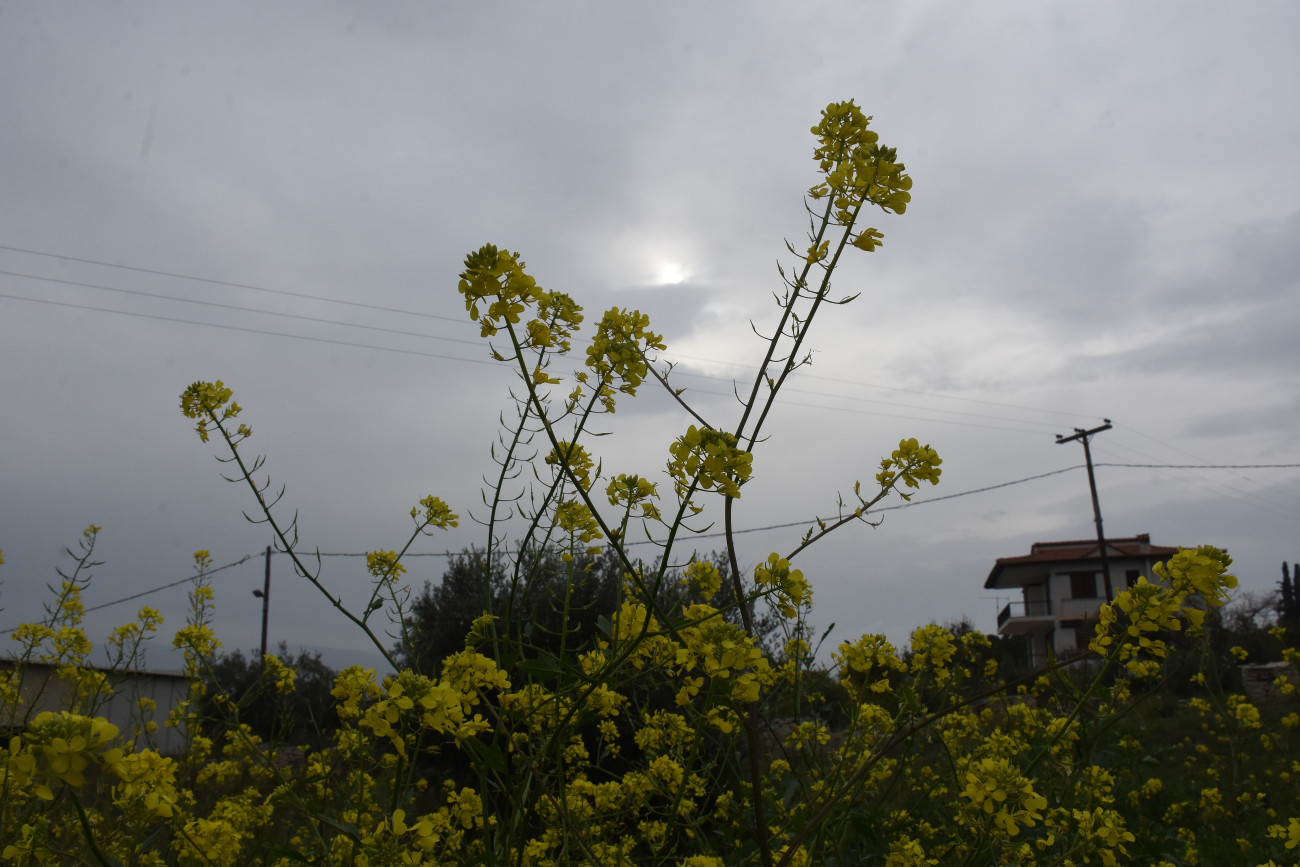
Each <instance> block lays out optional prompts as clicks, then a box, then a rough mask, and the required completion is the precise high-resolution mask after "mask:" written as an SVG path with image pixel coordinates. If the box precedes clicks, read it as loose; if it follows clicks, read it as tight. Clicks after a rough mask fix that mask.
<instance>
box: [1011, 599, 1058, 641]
mask: <svg viewBox="0 0 1300 867" xmlns="http://www.w3.org/2000/svg"><path fill="white" fill-rule="evenodd" d="M1055 623H1056V618H1055V616H1053V614H1052V603H1051V602H1048V601H1046V600H1036V601H1031V602H1026V601H1023V600H1019V601H1016V602H1008V603H1007V605H1006V606H1005V607H1004V608H1003V609H1002V610H1001V611H1000V612H998V634H1000V635H1019V634H1023V633H1026V632H1040V631H1042V630H1045V629H1047V628H1049V627H1051V626H1052V625H1053V624H1055Z"/></svg>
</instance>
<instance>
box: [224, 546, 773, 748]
mask: <svg viewBox="0 0 1300 867" xmlns="http://www.w3.org/2000/svg"><path fill="white" fill-rule="evenodd" d="M709 559H711V560H712V561H713V563H714V564H715V565H716V566H718V568H719V570H720V571H721V572H722V573H723V575H724V576H725V575H727V574H728V566H727V562H726V556H725V554H722V553H714V554H712V555H711V556H710V558H709ZM516 560H517V562H522V563H523V566H522V567H518V568H517V567H516V566H515V564H514V563H511V562H509V561H507V560H506V559H505V558H503V557H496V558H493V560H492V562H491V563H489V562H488V558H487V557H486V555H485V554H484V553H483V552H482V551H477V550H472V549H471V550H466V551H462V552H461V553H459V554H457V555H455V556H453V557H451V558H450V560H449V562H448V564H447V568H446V571H445V572H444V573H443V576H442V580H441V581H439V582H438V583H437V584H434V583H432V582H428V581H426V582H425V584H424V587H423V588H422V589H421V591H420V592H419V593H418V594H416V596H415V598H414V600H413V601H412V603H411V606H410V608H409V609H408V610H407V612H406V618H405V624H404V626H405V630H404V633H405V636H406V637H405V640H404V641H400V642H399V643H398V644H397V646H396V647H394V651H395V653H394V656H395V658H396V659H397V661H398V663H399V664H400V665H401V666H402V667H404V668H410V669H412V670H414V671H417V672H419V673H421V674H425V675H427V676H430V677H434V678H436V677H437V676H438V674H439V673H440V670H441V664H442V660H443V659H445V658H446V657H447V656H449V655H450V654H453V653H456V652H457V651H460V650H463V649H464V648H465V643H466V636H467V634H468V633H469V631H470V629H471V628H472V627H473V625H474V621H475V620H476V619H478V618H479V617H481V616H482V615H483V614H484V613H485V612H490V613H491V614H493V615H495V616H496V617H498V618H500V619H499V620H498V621H497V628H498V630H499V632H498V634H499V638H500V639H501V640H500V641H497V642H495V643H494V642H486V643H483V644H481V645H480V646H478V647H477V648H476V649H477V650H478V651H479V652H480V653H484V654H486V655H489V656H494V657H498V658H497V659H496V661H497V662H498V664H500V665H501V666H502V667H503V668H504V669H505V670H506V671H507V672H513V671H514V670H516V669H517V668H518V667H519V666H520V665H521V664H524V663H527V662H528V661H529V660H536V659H538V658H541V657H549V658H550V659H554V660H559V661H561V662H562V663H564V664H573V661H574V660H575V659H576V656H577V654H578V653H580V652H581V651H583V650H587V649H590V648H591V647H593V646H594V644H595V642H596V641H598V640H599V639H601V638H602V637H603V636H604V635H605V634H606V633H607V630H608V629H609V626H610V623H609V617H610V615H611V614H612V613H613V612H614V611H616V610H617V609H618V607H619V605H620V604H621V601H622V598H623V594H624V586H623V585H624V576H625V570H624V568H623V564H622V563H621V561H620V560H619V559H618V558H617V556H616V555H614V554H612V553H605V554H603V555H601V556H595V557H593V556H588V555H585V554H579V555H577V556H576V557H575V559H574V560H573V561H572V562H566V561H565V560H564V559H563V556H562V552H560V551H558V550H555V549H544V550H541V551H538V552H536V553H535V554H534V555H533V556H531V557H522V558H516ZM655 571H656V570H655V569H654V568H653V567H651V566H649V565H647V566H646V567H645V568H644V569H643V572H644V573H645V574H646V575H647V576H653V574H654V573H655ZM679 577H680V572H679V570H676V569H669V570H666V571H665V576H664V578H663V580H662V581H661V582H660V583H659V585H658V586H657V587H653V588H652V589H653V590H654V591H655V600H656V607H657V609H658V611H659V613H660V614H661V615H663V616H664V617H666V618H667V619H668V620H669V621H671V620H672V619H673V618H676V617H679V616H680V615H681V612H682V609H683V608H684V607H685V606H686V605H689V604H691V603H694V602H699V601H703V600H701V599H700V598H699V594H698V592H696V591H695V590H694V589H693V588H689V587H683V586H682V585H681V584H680V582H679ZM646 580H647V581H652V580H653V578H652V577H647V579H646ZM734 600H735V593H734V591H733V589H732V585H731V582H730V581H727V580H724V581H723V582H722V588H721V590H720V591H719V592H718V594H717V596H716V597H715V598H714V599H712V600H711V603H712V604H713V605H714V607H716V608H719V609H730V610H727V611H726V613H725V614H724V617H726V618H727V619H728V620H731V621H733V622H739V620H740V614H739V611H738V610H737V609H736V608H735V602H734ZM759 608H760V610H758V611H755V612H753V613H754V622H755V629H756V632H757V633H758V635H759V638H760V646H761V647H762V649H763V651H764V652H765V653H766V654H767V655H768V656H769V658H774V656H775V653H776V648H775V646H774V645H775V634H776V631H777V628H778V622H777V619H776V618H774V617H772V616H771V615H769V614H768V613H767V612H766V611H765V610H763V606H761V605H760V606H759ZM507 624H508V626H507ZM561 657H564V659H563V660H561ZM279 658H280V660H281V662H283V663H284V664H285V665H286V666H288V667H289V668H291V669H293V670H294V671H295V672H296V673H297V674H296V686H295V689H294V691H293V693H292V694H291V695H288V696H284V695H280V694H279V693H278V692H277V691H276V688H275V683H274V681H273V680H272V679H270V678H268V677H264V676H263V672H262V665H261V661H260V660H259V659H258V658H257V654H256V653H250V654H249V655H247V656H245V654H244V653H243V652H241V651H238V650H236V651H234V652H233V653H228V654H222V655H220V656H218V657H216V659H214V660H213V662H212V665H211V667H210V668H209V669H208V671H207V672H206V673H205V678H206V680H207V687H208V692H209V695H214V694H217V693H220V694H224V695H226V696H228V697H229V698H230V699H232V700H233V701H234V703H235V706H236V708H237V709H238V710H237V713H238V721H239V722H241V723H246V724H247V725H248V726H249V727H250V728H251V729H252V730H253V732H254V733H255V734H257V735H258V736H259V737H261V738H262V739H263V740H266V741H274V742H277V743H284V744H291V745H298V744H307V745H312V746H323V745H324V744H326V743H328V742H329V741H330V739H331V738H332V736H333V733H334V731H335V730H336V729H337V728H338V715H337V713H336V712H335V710H334V706H335V702H334V699H333V697H332V696H331V695H330V691H331V690H332V688H333V685H334V680H335V678H336V677H337V674H338V672H336V671H335V670H333V669H331V668H330V667H329V666H327V665H325V664H324V663H323V662H322V661H321V658H320V655H319V654H313V653H307V652H299V653H298V655H297V656H293V655H291V654H289V653H288V650H287V648H286V647H285V645H284V644H281V645H280V651H279ZM201 711H202V713H203V715H204V716H205V718H207V719H209V720H211V721H212V722H213V724H214V726H215V728H214V729H213V730H214V731H219V730H220V728H221V726H222V724H223V723H224V721H226V720H228V719H229V714H228V713H227V712H226V710H225V709H223V708H221V707H218V706H217V705H216V704H214V703H213V702H212V701H211V699H210V698H209V699H206V700H205V702H204V705H203V707H202V708H201Z"/></svg>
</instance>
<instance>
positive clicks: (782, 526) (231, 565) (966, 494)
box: [0, 463, 1300, 635]
mask: <svg viewBox="0 0 1300 867" xmlns="http://www.w3.org/2000/svg"><path fill="white" fill-rule="evenodd" d="M1094 466H1098V467H1126V468H1140V469H1212V470H1239V469H1295V468H1300V464H1121V463H1098V464H1094ZM1081 469H1084V465H1083V464H1076V465H1075V466H1072V467H1064V468H1062V469H1059V470H1050V471H1048V472H1046V473H1038V474H1037V475H1033V476H1025V477H1024V478H1020V479H1012V480H1011V481H1009V482H999V483H998V484H996V485H985V486H984V487H982V488H972V489H970V490H968V491H958V492H957V493H955V494H945V495H944V496H942V497H927V498H925V499H924V500H911V501H908V502H905V503H897V504H895V505H893V506H882V507H880V508H876V509H872V510H870V511H869V512H864V513H863V517H866V516H867V515H875V514H879V513H881V512H895V511H898V510H900V509H910V508H913V507H915V506H924V505H928V504H930V503H939V502H943V501H944V500H955V499H958V498H959V497H969V496H972V495H974V494H984V493H987V492H989V491H996V490H999V489H1001V488H1009V487H1012V486H1014V485H1022V484H1024V483H1026V482H1034V481H1037V480H1039V479H1046V478H1050V477H1051V476H1059V475H1061V474H1063V473H1069V472H1073V471H1074V470H1081ZM817 520H818V519H817V518H811V519H805V520H802V521H787V522H785V523H782V524H768V525H766V526H762V527H746V528H745V529H742V530H734V531H733V535H736V536H741V535H747V534H749V533H763V532H767V531H769V530H788V529H790V528H791V527H806V526H808V525H809V524H812V523H816V522H817ZM726 535H727V534H726V533H701V534H700V535H698V536H692V537H691V538H694V539H718V538H722V537H724V536H726ZM651 544H655V543H654V541H653V540H650V539H645V540H641V541H636V542H627V543H626V546H627V547H629V548H630V547H632V546H635V545H651ZM271 553H272V555H278V554H283V553H284V552H283V551H272V552H271ZM366 553H367V552H365V551H361V552H352V551H314V552H312V553H311V556H319V557H365V556H366ZM261 556H264V555H263V554H262V553H257V554H245V555H244V556H243V557H241V558H239V559H238V560H235V561H234V562H232V563H227V564H226V565H224V566H218V567H217V568H215V569H209V570H208V571H207V573H206V574H208V575H215V574H216V573H218V572H224V571H225V570H226V569H233V568H234V567H236V566H241V565H243V564H244V563H247V562H248V561H249V560H252V559H253V558H255V557H261ZM453 556H456V555H455V554H453V553H452V552H450V551H441V552H408V553H407V554H405V555H403V559H406V558H408V557H453ZM193 580H194V577H193V576H190V577H188V578H181V579H178V580H176V581H172V582H169V583H167V584H161V585H159V586H157V587H154V588H151V589H149V590H142V591H141V592H139V593H134V594H132V595H130V596H123V597H122V598H120V599H114V600H112V601H109V602H103V603H101V604H99V605H94V606H91V607H89V608H86V613H90V612H91V611H99V610H100V609H103V608H109V607H112V606H114V605H120V604H122V603H123V602H130V601H132V600H133V599H140V598H142V597H144V596H149V595H152V594H154V593H159V592H161V591H163V590H170V589H171V588H173V587H178V586H180V585H181V584H186V583H189V582H192V581H193ZM13 631H14V630H13V629H3V630H0V635H4V634H7V633H10V632H13Z"/></svg>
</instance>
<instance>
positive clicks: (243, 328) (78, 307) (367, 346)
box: [0, 292, 497, 364]
mask: <svg viewBox="0 0 1300 867" xmlns="http://www.w3.org/2000/svg"><path fill="white" fill-rule="evenodd" d="M0 298H11V299H13V300H15V301H30V302H32V303H33V304H50V305H53V306H55V307H70V308H73V309H76V310H90V311H92V312H95V313H114V314H116V315H118V316H134V317H136V318H138V319H156V320H158V321H160V322H173V323H177V324H180V325H197V326H199V327H201V328H220V329H222V330H223V331H242V332H244V333H246V334H261V335H264V336H267V337H287V338H289V339H291V340H306V341H309V342H311V343H328V344H331V345H334V346H350V347H352V348H354V349H370V350H373V351H375V352H396V353H399V354H401V355H418V356H420V357H422V358H439V359H442V360H444V361H464V362H466V363H468V364H496V363H497V362H495V361H491V360H489V359H486V358H461V357H460V356H456V355H441V354H439V353H436V352H421V351H420V350H418V349H398V348H397V347H395V346H372V345H370V344H366V343H353V342H351V341H349V340H334V339H332V338H328V337H310V336H308V335H306V334H286V333H285V332H283V331H266V330H265V329H261V328H249V327H247V326H244V325H222V324H219V323H216V322H195V321H194V320H192V319H180V318H178V317H174V316H159V315H157V314H154V313H136V312H134V311H130V310H113V309H111V308H108V307H95V306H92V305H89V304H73V303H72V302H70V301H52V300H49V299H47V298H27V297H24V296H22V295H9V294H7V293H4V292H0Z"/></svg>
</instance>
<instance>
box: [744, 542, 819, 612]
mask: <svg viewBox="0 0 1300 867" xmlns="http://www.w3.org/2000/svg"><path fill="white" fill-rule="evenodd" d="M754 583H755V584H756V585H758V587H759V588H760V589H763V590H775V591H776V593H775V597H776V607H777V608H778V609H779V610H780V611H781V613H782V614H783V615H785V616H786V617H794V616H795V615H796V614H797V613H798V608H799V606H800V605H803V604H804V603H805V602H806V601H808V600H809V599H810V598H811V597H812V591H811V590H810V589H809V587H808V582H807V581H806V580H805V579H804V577H803V572H802V571H800V570H798V569H791V568H790V561H789V560H787V559H785V558H784V557H782V556H781V555H780V554H776V553H772V554H769V555H768V556H767V560H765V561H764V562H762V563H759V564H758V565H757V566H755V567H754Z"/></svg>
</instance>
